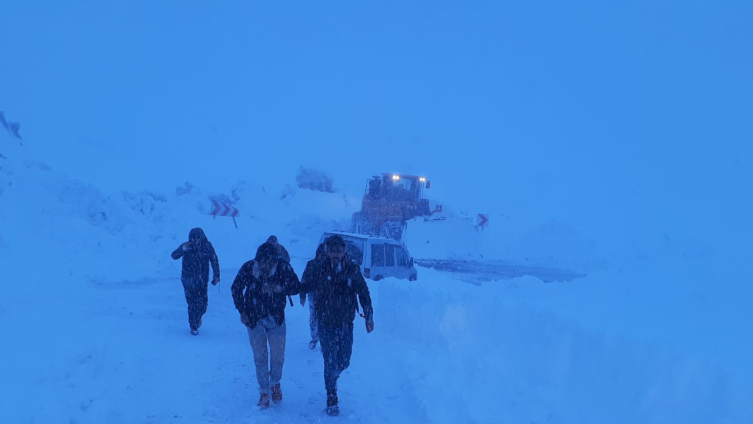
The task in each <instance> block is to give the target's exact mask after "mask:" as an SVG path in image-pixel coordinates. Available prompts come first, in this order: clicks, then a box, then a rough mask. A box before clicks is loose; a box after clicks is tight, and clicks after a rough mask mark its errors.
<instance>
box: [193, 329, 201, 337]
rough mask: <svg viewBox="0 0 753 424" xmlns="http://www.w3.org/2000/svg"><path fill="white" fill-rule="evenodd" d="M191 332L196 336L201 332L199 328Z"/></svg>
mask: <svg viewBox="0 0 753 424" xmlns="http://www.w3.org/2000/svg"><path fill="white" fill-rule="evenodd" d="M191 334H193V335H194V336H196V335H198V334H199V330H194V329H191Z"/></svg>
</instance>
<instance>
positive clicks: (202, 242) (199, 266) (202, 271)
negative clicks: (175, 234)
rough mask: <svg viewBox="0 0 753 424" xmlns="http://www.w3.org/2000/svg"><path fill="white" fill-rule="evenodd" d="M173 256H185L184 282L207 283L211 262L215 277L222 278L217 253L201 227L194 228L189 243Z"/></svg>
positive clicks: (182, 277) (176, 258)
mask: <svg viewBox="0 0 753 424" xmlns="http://www.w3.org/2000/svg"><path fill="white" fill-rule="evenodd" d="M184 246H185V248H184ZM171 256H172V258H173V259H175V260H178V259H180V258H183V271H182V273H181V281H182V282H183V284H191V285H192V284H207V283H208V282H209V265H210V264H211V265H212V271H213V274H214V278H215V279H217V280H219V278H220V262H219V260H218V259H217V253H215V251H214V247H213V246H212V243H210V242H209V240H207V236H206V235H205V234H204V231H203V230H202V229H201V228H194V229H192V230H191V232H190V233H189V234H188V243H187V244H182V245H180V246H179V247H178V248H177V249H175V251H174V252H173V253H172V255H171Z"/></svg>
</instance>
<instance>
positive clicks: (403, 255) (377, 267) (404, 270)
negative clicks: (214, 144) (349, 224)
mask: <svg viewBox="0 0 753 424" xmlns="http://www.w3.org/2000/svg"><path fill="white" fill-rule="evenodd" d="M334 235H337V236H340V237H342V238H343V240H345V253H346V254H347V255H348V256H349V257H350V259H352V260H353V261H355V262H356V263H357V264H358V265H359V266H360V267H361V273H362V274H363V276H364V277H365V278H368V279H371V280H374V281H379V280H381V279H383V278H388V277H393V278H399V279H405V280H410V281H415V280H417V279H418V271H417V270H416V267H415V266H414V265H413V258H412V257H411V256H410V254H409V253H408V249H407V247H406V246H405V243H402V242H399V241H397V240H392V239H387V238H383V237H370V236H367V235H364V234H353V233H343V232H339V231H332V232H327V233H324V235H322V238H321V240H320V243H324V241H325V240H326V239H327V238H329V237H331V236H334Z"/></svg>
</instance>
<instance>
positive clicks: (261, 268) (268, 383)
mask: <svg viewBox="0 0 753 424" xmlns="http://www.w3.org/2000/svg"><path fill="white" fill-rule="evenodd" d="M299 290H300V282H299V281H298V276H297V275H296V274H295V271H293V268H292V267H291V266H290V264H289V263H287V262H285V261H284V260H283V259H280V257H279V253H278V250H277V248H276V247H275V246H274V245H273V244H272V243H264V244H262V245H261V246H259V249H258V250H257V251H256V257H255V258H254V259H253V260H251V261H248V262H246V263H245V264H243V266H242V267H241V269H240V271H238V275H237V276H236V277H235V281H233V287H232V294H233V302H234V303H235V308H236V309H238V312H239V313H240V318H241V322H242V323H243V325H245V326H246V329H247V331H248V339H249V341H250V343H251V349H252V351H253V353H254V365H255V366H256V381H257V382H258V383H259V394H260V397H259V406H261V407H262V408H266V407H268V406H269V391H270V389H271V390H272V401H273V402H274V403H280V402H282V389H281V387H280V380H281V378H282V367H283V364H284V363H285V337H286V326H285V304H286V296H291V295H294V294H298V292H299Z"/></svg>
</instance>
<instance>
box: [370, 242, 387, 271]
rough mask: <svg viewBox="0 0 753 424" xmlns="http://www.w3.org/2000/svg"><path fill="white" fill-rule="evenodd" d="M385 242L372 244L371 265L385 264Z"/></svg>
mask: <svg viewBox="0 0 753 424" xmlns="http://www.w3.org/2000/svg"><path fill="white" fill-rule="evenodd" d="M384 248H385V245H384V244H372V245H371V266H384Z"/></svg>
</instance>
